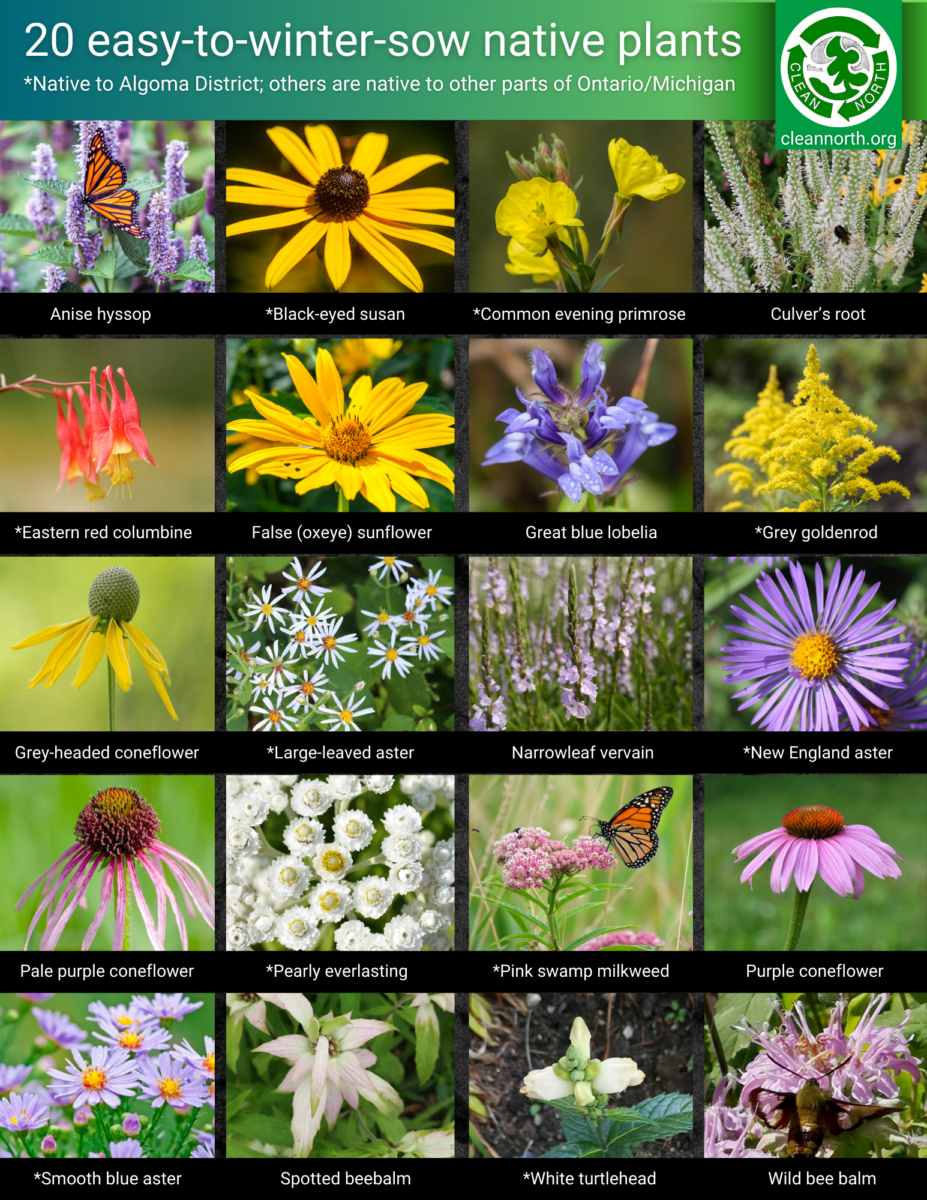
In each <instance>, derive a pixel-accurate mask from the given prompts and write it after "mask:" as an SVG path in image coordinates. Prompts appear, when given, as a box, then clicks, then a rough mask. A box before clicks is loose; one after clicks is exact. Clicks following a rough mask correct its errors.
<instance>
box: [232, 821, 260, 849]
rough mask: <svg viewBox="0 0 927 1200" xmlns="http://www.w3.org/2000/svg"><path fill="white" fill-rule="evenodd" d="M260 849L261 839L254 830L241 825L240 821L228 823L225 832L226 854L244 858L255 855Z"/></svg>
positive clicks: (248, 826)
mask: <svg viewBox="0 0 927 1200" xmlns="http://www.w3.org/2000/svg"><path fill="white" fill-rule="evenodd" d="M260 847H261V839H260V838H259V837H258V835H257V832H256V830H254V829H252V827H251V826H250V825H242V824H241V822H240V821H229V823H228V825H227V827H226V830H225V849H226V852H227V853H228V854H233V855H235V856H236V857H237V858H245V857H246V856H247V855H250V854H257V853H258V851H259V850H260Z"/></svg>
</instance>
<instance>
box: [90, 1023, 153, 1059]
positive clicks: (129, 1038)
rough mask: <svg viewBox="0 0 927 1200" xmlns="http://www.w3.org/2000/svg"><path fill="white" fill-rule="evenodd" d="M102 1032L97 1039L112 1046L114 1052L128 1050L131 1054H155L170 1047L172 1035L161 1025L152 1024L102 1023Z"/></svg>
mask: <svg viewBox="0 0 927 1200" xmlns="http://www.w3.org/2000/svg"><path fill="white" fill-rule="evenodd" d="M100 1029H101V1031H102V1032H100V1033H96V1032H95V1033H94V1035H93V1036H94V1037H95V1038H99V1039H100V1041H101V1042H105V1043H106V1044H107V1046H112V1047H113V1049H114V1050H128V1051H129V1052H130V1053H131V1054H154V1053H155V1052H157V1051H161V1050H166V1049H167V1048H168V1047H169V1046H170V1042H171V1035H170V1033H168V1031H167V1030H166V1029H162V1028H161V1026H160V1025H157V1024H152V1023H148V1024H145V1023H142V1024H135V1023H133V1024H131V1025H122V1024H120V1023H118V1022H116V1021H101V1022H100Z"/></svg>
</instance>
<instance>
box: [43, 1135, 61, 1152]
mask: <svg viewBox="0 0 927 1200" xmlns="http://www.w3.org/2000/svg"><path fill="white" fill-rule="evenodd" d="M39 1149H40V1150H41V1151H42V1153H43V1154H45V1155H48V1156H51V1155H52V1154H55V1153H56V1152H57V1150H58V1143H57V1142H56V1141H55V1139H54V1138H53V1137H52V1135H51V1134H50V1133H47V1134H46V1135H45V1137H43V1138H42V1145H41V1146H40V1147H39Z"/></svg>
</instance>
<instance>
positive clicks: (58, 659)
mask: <svg viewBox="0 0 927 1200" xmlns="http://www.w3.org/2000/svg"><path fill="white" fill-rule="evenodd" d="M140 599H141V591H140V590H139V586H138V583H137V582H136V579H135V576H134V575H133V574H132V572H131V571H128V570H126V568H125V567H107V569H106V570H105V571H101V572H100V574H99V575H98V576H97V577H96V579H94V581H93V583H92V584H91V585H90V595H89V597H88V608H89V609H90V612H89V614H88V615H87V616H83V617H76V618H75V619H74V620H73V621H65V622H64V623H63V624H62V625H48V626H46V628H45V629H40V630H39V631H38V633H33V634H32V635H31V636H30V637H27V638H24V639H23V640H22V641H21V642H17V643H16V645H15V646H12V647H11V649H12V650H25V649H26V648H27V647H28V646H37V645H38V644H39V643H40V642H48V641H51V639H52V638H60V641H59V642H58V645H57V646H56V647H55V648H54V650H52V652H51V654H49V656H48V658H46V660H45V662H44V663H43V664H42V668H41V670H40V671H37V672H36V674H35V675H34V676H33V677H32V678H31V679H30V680H29V690H30V691H32V689H33V688H34V687H38V685H39V684H40V683H42V682H43V681H44V682H45V687H46V688H50V687H51V686H52V684H53V683H57V682H58V680H59V679H60V678H61V676H62V675H63V674H64V672H65V671H66V670H67V669H68V667H69V666H70V665H71V663H72V662H73V661H74V659H75V658H76V657H77V653H78V651H79V650H81V649H83V651H84V653H83V654H82V655H81V660H80V670H79V671H78V672H77V676H76V678H75V679H74V682H73V683H72V684H71V687H75V688H79V687H81V686H83V684H85V683H86V682H87V680H88V679H89V678H90V676H91V675H92V674H93V672H94V671H95V670H96V668H97V667H98V666H99V663H100V660H101V659H102V658H103V655H104V654H107V655H108V656H109V661H110V663H111V664H112V668H113V672H114V674H115V676H116V682H117V683H118V684H119V686H120V687H121V688H122V690H123V691H124V692H127V691H129V689H130V688H131V687H132V672H131V670H130V669H129V652H128V646H127V645H126V643H127V641H128V642H131V643H132V645H133V646H134V647H135V649H136V650H137V651H138V654H139V657H140V658H141V660H142V666H143V667H144V668H145V670H146V671H147V672H148V677H149V679H150V680H151V682H152V683H153V684H154V685H155V688H156V689H157V692H158V695H159V696H160V697H161V699H162V701H163V702H164V707H165V708H166V709H167V711H168V712H169V713H170V714H171V716H172V717H173V718H174V720H175V721H176V720H177V719H178V717H177V714H176V713H175V712H174V707H173V705H172V704H171V702H170V700H169V699H168V695H167V691H166V689H165V687H164V684H165V683H166V684H168V685H170V682H171V677H170V675H169V674H168V670H167V663H166V662H165V661H164V655H163V654H162V653H161V651H160V650H159V649H158V648H157V646H156V645H155V644H154V642H152V641H150V640H149V638H148V637H147V636H146V635H145V634H144V633H142V631H141V630H140V629H139V628H138V627H137V626H135V625H132V624H131V623H130V622H131V620H132V618H133V617H134V616H135V613H136V610H137V608H138V603H139V600H140ZM162 675H163V676H164V680H163V681H162V679H161V676H162Z"/></svg>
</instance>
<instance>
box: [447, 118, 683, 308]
mask: <svg viewBox="0 0 927 1200" xmlns="http://www.w3.org/2000/svg"><path fill="white" fill-rule="evenodd" d="M542 131H543V134H544V137H545V140H546V141H548V142H549V140H550V135H551V134H552V133H556V134H557V136H558V137H559V138H560V140H561V141H562V142H564V143H565V145H566V147H567V150H568V151H569V155H570V178H571V180H572V182H573V187H574V190H575V191H576V197H577V199H578V200H579V211H578V213H577V216H578V217H579V218H580V220H581V221H583V228H584V231H585V233H586V236H587V237H588V238H589V254H590V260H591V258H592V257H594V256H595V255H596V254H597V253H598V250H599V247H600V245H601V244H602V230H603V229H604V227H605V222H606V220H607V219H608V215H609V213H610V212H611V208H612V203H613V201H614V198H615V176H614V174H613V173H612V168H611V164H610V163H609V161H608V144H609V142H610V141H611V140H612V139H613V138H624V139H625V141H627V142H630V143H631V145H632V146H643V147H644V148H645V149H646V151H647V152H648V154H655V155H656V156H657V158H659V160H660V162H661V163H662V164H663V166H664V167H665V168H666V170H667V171H668V172H670V173H671V174H672V173H676V174H678V175H682V177H683V178H684V179H685V181H686V184H685V187H684V188H683V189H682V191H681V192H677V193H676V195H674V196H667V197H666V198H665V199H663V200H642V199H641V198H639V197H638V198H637V199H635V200H634V202H633V203H632V204H631V208H630V210H629V211H628V214H627V216H626V217H625V223H624V233H623V236H622V239H621V242H620V243H617V242H616V241H615V239H614V237H613V238H612V241H611V243H610V245H609V247H608V250H607V251H606V254H605V257H604V258H603V260H602V265H601V266H600V268H599V273H598V278H599V279H601V278H602V277H603V276H605V275H607V274H608V273H609V271H613V270H614V269H615V268H616V267H619V266H620V267H621V270H620V271H618V273H617V275H613V276H612V278H611V279H610V280H609V281H608V283H607V284H606V285H605V287H604V288H603V292H621V293H625V294H626V293H630V292H691V291H692V123H691V122H690V121H557V122H555V123H554V124H553V126H551V127H548V126H547V125H546V124H543V123H542V122H537V121H535V122H532V121H471V122H470V291H471V292H518V291H519V290H520V289H522V288H535V287H537V286H538V285H537V284H534V283H532V281H531V276H530V275H510V274H509V273H508V272H507V271H506V269H505V264H506V263H507V262H508V256H507V251H508V244H509V239H508V238H507V237H503V236H502V235H501V234H499V233H498V232H497V231H496V208H497V207H498V205H499V202H500V201H501V200H503V199H504V198H505V194H506V192H507V191H508V190H509V188H510V187H511V185H512V184H513V183H517V182H518V180H517V179H516V178H515V176H514V175H513V174H512V172H511V170H510V169H509V166H508V163H507V161H506V158H505V152H506V151H508V152H509V153H510V154H511V155H512V156H513V157H514V158H516V159H520V158H521V157H522V155H524V157H525V158H527V159H528V161H529V162H530V161H532V159H533V151H534V148H535V147H536V146H537V144H538V136H539V134H540V133H541V132H542ZM580 179H582V186H579V180H580ZM577 188H578V190H576V189H577Z"/></svg>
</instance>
